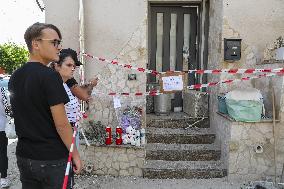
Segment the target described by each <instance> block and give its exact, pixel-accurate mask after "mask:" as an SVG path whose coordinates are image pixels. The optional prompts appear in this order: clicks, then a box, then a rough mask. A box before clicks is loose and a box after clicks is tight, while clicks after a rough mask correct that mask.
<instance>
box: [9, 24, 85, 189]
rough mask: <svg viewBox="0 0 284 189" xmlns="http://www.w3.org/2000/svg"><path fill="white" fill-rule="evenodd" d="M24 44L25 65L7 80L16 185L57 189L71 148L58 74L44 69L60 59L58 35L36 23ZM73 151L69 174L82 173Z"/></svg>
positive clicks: (57, 31) (64, 96)
mask: <svg viewBox="0 0 284 189" xmlns="http://www.w3.org/2000/svg"><path fill="white" fill-rule="evenodd" d="M25 41H26V44H27V46H28V49H29V52H30V58H29V61H28V62H27V63H26V64H25V65H24V66H22V67H21V68H19V69H18V70H16V71H15V72H14V73H13V74H12V76H11V78H10V81H9V91H10V93H11V105H12V110H13V112H14V119H15V126H16V133H17V135H18V144H17V148H16V156H17V164H18V167H19V170H20V180H21V182H22V188H23V189H41V188H52V189H57V188H58V189H59V188H60V189H61V188H62V185H63V180H64V175H65V168H66V163H67V158H68V151H69V149H70V146H71V143H72V128H71V125H70V124H69V122H68V119H67V116H66V113H65V109H64V104H65V103H67V102H68V101H69V98H68V96H67V94H66V92H65V89H64V87H63V85H62V83H63V81H62V78H61V77H60V75H59V74H58V73H57V72H55V71H53V70H52V69H51V68H48V67H47V66H46V65H47V64H48V63H49V62H52V61H58V59H59V56H58V55H59V51H60V49H61V45H60V43H61V34H60V31H59V30H58V28H57V27H56V26H54V25H51V24H43V23H35V24H33V25H32V26H30V27H29V28H28V29H27V30H26V32H25ZM73 147H74V148H73V154H72V155H73V170H74V172H75V173H80V171H81V168H82V163H81V160H80V156H79V153H78V151H77V149H76V146H75V145H74V146H73ZM71 180H72V179H69V181H71ZM71 187H72V183H70V182H69V184H68V188H71Z"/></svg>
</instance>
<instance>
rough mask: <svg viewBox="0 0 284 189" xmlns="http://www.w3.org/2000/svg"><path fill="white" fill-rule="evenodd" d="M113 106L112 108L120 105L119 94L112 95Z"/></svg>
mask: <svg viewBox="0 0 284 189" xmlns="http://www.w3.org/2000/svg"><path fill="white" fill-rule="evenodd" d="M113 107H114V109H116V108H120V107H121V103H120V98H119V96H113Z"/></svg>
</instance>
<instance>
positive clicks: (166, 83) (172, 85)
mask: <svg viewBox="0 0 284 189" xmlns="http://www.w3.org/2000/svg"><path fill="white" fill-rule="evenodd" d="M162 81H163V90H164V91H181V90H183V78H182V75H177V76H167V77H162Z"/></svg>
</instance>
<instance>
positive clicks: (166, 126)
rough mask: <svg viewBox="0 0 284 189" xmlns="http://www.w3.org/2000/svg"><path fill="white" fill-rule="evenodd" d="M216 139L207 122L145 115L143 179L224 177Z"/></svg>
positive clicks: (174, 115)
mask: <svg viewBox="0 0 284 189" xmlns="http://www.w3.org/2000/svg"><path fill="white" fill-rule="evenodd" d="M193 123H194V124H193ZM189 126H191V127H189ZM185 128H188V129H185ZM215 138H216V135H215V133H214V132H212V130H211V129H210V128H209V118H200V119H199V118H198V119H196V118H190V117H189V116H187V115H186V114H185V113H171V114H170V115H169V116H165V115H164V116H156V115H154V114H150V115H149V114H147V128H146V140H147V145H146V148H145V149H146V164H145V166H144V168H143V176H144V177H147V178H151V179H154V178H158V179H167V178H176V179H181V178H186V179H191V178H220V177H224V176H226V175H227V171H226V169H225V168H224V166H223V164H222V163H221V162H220V157H221V149H220V145H219V144H217V143H216V141H215Z"/></svg>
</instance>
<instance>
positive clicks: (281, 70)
mask: <svg viewBox="0 0 284 189" xmlns="http://www.w3.org/2000/svg"><path fill="white" fill-rule="evenodd" d="M82 55H83V56H86V57H89V58H94V59H96V60H99V61H101V62H106V63H110V64H113V65H118V66H121V67H123V68H127V69H132V70H136V71H139V72H144V73H151V74H152V75H159V74H165V73H178V72H184V73H195V74H222V73H226V74H255V73H284V68H275V69H254V68H248V69H215V70H196V69H195V70H186V71H167V72H158V71H156V70H150V69H145V68H141V67H140V68H139V67H134V66H132V65H130V64H122V63H119V62H118V61H117V60H112V61H111V60H107V59H105V58H100V57H96V56H92V55H90V54H87V53H83V54H82Z"/></svg>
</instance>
